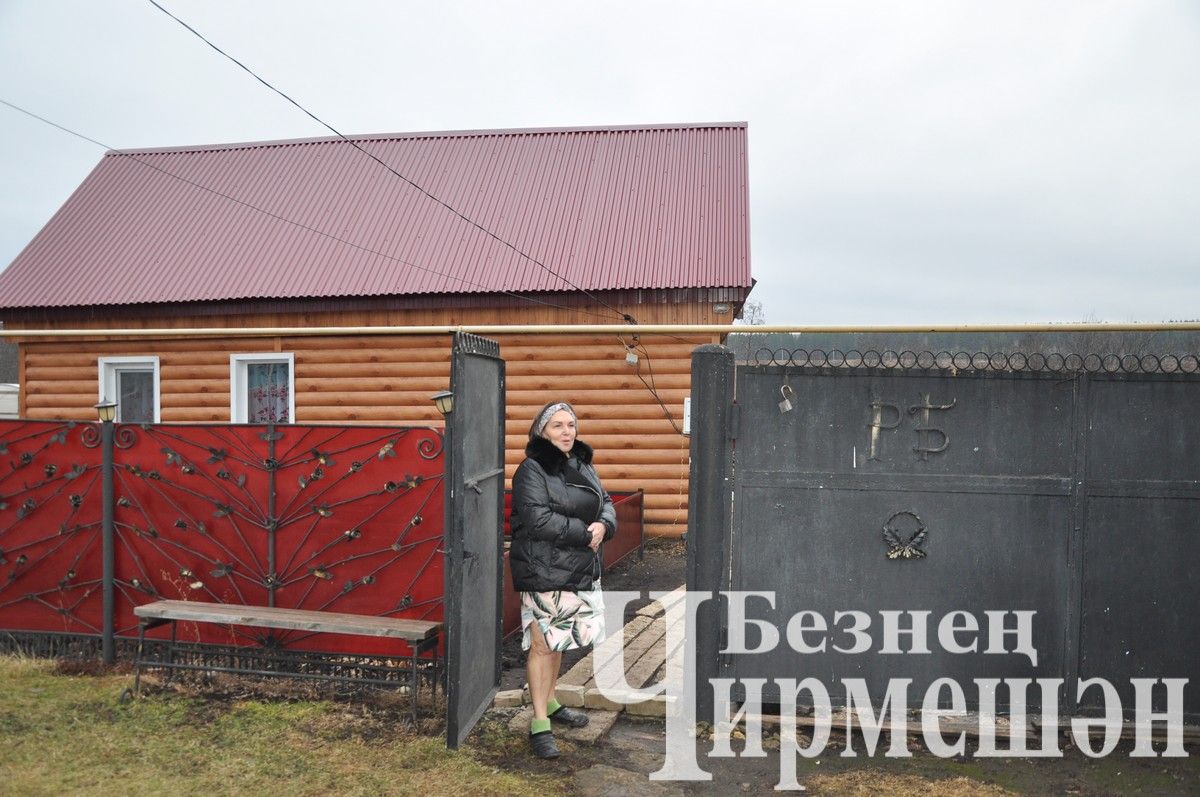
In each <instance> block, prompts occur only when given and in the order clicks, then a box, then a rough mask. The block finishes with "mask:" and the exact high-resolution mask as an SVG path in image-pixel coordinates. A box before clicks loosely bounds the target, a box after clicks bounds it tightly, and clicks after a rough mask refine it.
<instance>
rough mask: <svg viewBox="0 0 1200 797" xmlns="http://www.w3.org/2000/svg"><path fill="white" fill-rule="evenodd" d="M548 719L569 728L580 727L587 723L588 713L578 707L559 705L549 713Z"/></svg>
mask: <svg viewBox="0 0 1200 797" xmlns="http://www.w3.org/2000/svg"><path fill="white" fill-rule="evenodd" d="M550 721H551V722H557V723H560V724H562V725H566V726H568V727H570V728H582V727H583V726H584V725H587V724H588V715H587V714H585V713H584V712H582V711H579V710H578V709H573V708H567V707H566V706H559V707H558V711H556V712H554V713H553V714H551V715H550Z"/></svg>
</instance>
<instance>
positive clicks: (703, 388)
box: [684, 344, 735, 722]
mask: <svg viewBox="0 0 1200 797" xmlns="http://www.w3.org/2000/svg"><path fill="white" fill-rule="evenodd" d="M734 412H735V409H734V405H733V352H732V351H731V350H729V349H728V348H726V347H725V346H718V345H712V344H710V345H707V346H699V347H697V348H696V349H695V351H693V352H692V440H691V460H692V462H691V469H690V472H689V473H688V479H689V480H688V535H687V557H688V561H687V588H688V590H689V591H696V592H704V593H708V594H709V595H710V596H711V598H712V599H710V600H707V601H705V602H704V603H702V604H700V606H699V607H698V610H697V613H696V628H695V640H696V642H695V649H696V660H695V662H694V666H692V667H687V666H685V668H684V688H685V689H686V688H687V686H688V678H689V676H691V675H692V674H694V677H695V681H694V683H693V684H692V687H693V688H694V689H695V694H696V719H697V720H705V721H708V722H712V721H713V709H714V706H713V696H712V689H711V688H710V686H709V679H710V678H714V677H717V675H718V666H719V661H718V656H719V651H720V646H721V630H720V629H721V625H722V624H721V620H720V617H721V614H720V603H719V602H718V600H717V599H716V598H717V593H718V592H719V591H720V590H721V589H722V580H721V573H722V572H723V571H724V569H725V568H724V565H725V562H726V561H727V559H728V557H729V551H728V550H727V548H728V541H729V534H730V528H731V525H730V524H731V518H730V509H731V507H732V498H733V496H732V493H731V492H730V491H731V490H732V479H731V476H732V448H733V447H732V445H731V441H732V434H731V431H732V423H731V421H732V420H733V414H734ZM685 647H686V646H685Z"/></svg>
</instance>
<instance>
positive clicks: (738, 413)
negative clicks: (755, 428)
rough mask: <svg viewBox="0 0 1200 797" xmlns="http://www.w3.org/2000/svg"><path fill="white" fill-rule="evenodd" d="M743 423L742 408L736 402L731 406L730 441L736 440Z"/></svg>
mask: <svg viewBox="0 0 1200 797" xmlns="http://www.w3.org/2000/svg"><path fill="white" fill-rule="evenodd" d="M741 421H742V406H741V405H740V404H738V403H737V402H736V401H735V402H733V404H731V405H730V406H729V424H728V425H729V439H730V440H736V439H737V436H738V429H739V427H740V426H741Z"/></svg>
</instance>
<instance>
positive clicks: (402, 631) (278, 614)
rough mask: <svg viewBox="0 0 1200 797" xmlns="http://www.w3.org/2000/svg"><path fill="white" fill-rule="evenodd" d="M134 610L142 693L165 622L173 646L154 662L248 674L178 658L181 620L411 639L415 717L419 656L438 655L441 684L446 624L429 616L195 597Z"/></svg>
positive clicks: (363, 680)
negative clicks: (151, 645) (152, 634)
mask: <svg viewBox="0 0 1200 797" xmlns="http://www.w3.org/2000/svg"><path fill="white" fill-rule="evenodd" d="M133 613H134V614H136V615H137V616H138V617H139V618H140V622H139V624H138V647H137V657H136V658H135V660H134V681H133V691H134V694H135V695H136V694H138V693H139V690H140V689H141V676H142V664H143V662H142V649H143V645H144V643H145V639H146V631H148V630H149V629H151V628H157V627H158V626H160V625H164V624H166V623H170V624H171V644H170V647H169V648H168V649H167V650H168V653H167V661H165V662H163V661H155V662H153V664H154V666H158V667H166V668H168V669H185V670H205V671H212V672H234V673H236V672H245V670H240V669H238V668H234V667H220V666H216V665H212V666H210V665H208V664H185V663H179V662H176V661H175V660H174V653H175V624H176V622H178V621H181V620H182V621H185V622H192V623H220V624H224V625H240V626H248V627H252V628H279V629H287V630H294V631H311V632H314V633H323V634H351V635H355V636H377V637H389V638H392V639H402V640H404V641H405V642H407V643H408V646H409V648H410V650H411V651H412V652H411V654H410V658H409V667H410V669H411V674H412V680H411V683H410V688H411V690H412V691H411V695H412V717H413V721H414V722H415V721H416V718H417V685H418V684H417V664H418V658H419V657H420V656H421V655H422V654H424V653H427V652H429V651H431V650H432V651H434V655H433V667H434V673H433V683H434V688H435V689H436V688H437V687H436V685H437V675H438V673H437V669H438V660H437V643H438V638H439V636H440V635H441V632H442V624H441V623H439V622H433V621H430V620H404V619H397V618H393V617H369V616H367V615H362V614H342V613H339V612H320V611H309V610H305V609H276V608H271V607H266V606H239V605H237V604H230V603H200V602H195V601H155V602H154V603H147V604H145V605H144V606H136V607H134V610H133ZM256 674H263V675H267V674H278V675H287V676H289V677H295V678H330V679H333V678H336V676H328V675H316V674H311V673H292V672H279V673H266V672H262V671H256ZM345 680H354V681H358V682H360V683H388V682H386V681H380V680H377V679H366V678H361V679H350V678H347V679H345Z"/></svg>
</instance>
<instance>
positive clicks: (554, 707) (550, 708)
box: [546, 697, 562, 717]
mask: <svg viewBox="0 0 1200 797" xmlns="http://www.w3.org/2000/svg"><path fill="white" fill-rule="evenodd" d="M560 708H562V703H559V702H558V698H554V697H552V698H550V702H548V703H547V704H546V716H547V717H548V716H550V715H551V714H553V713H554V712H556V711H558V710H559V709H560Z"/></svg>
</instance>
